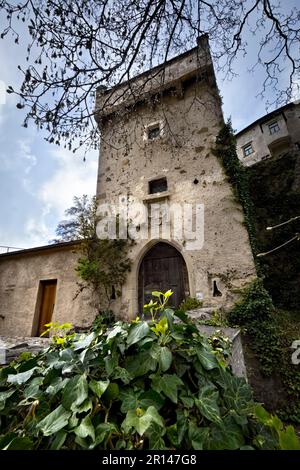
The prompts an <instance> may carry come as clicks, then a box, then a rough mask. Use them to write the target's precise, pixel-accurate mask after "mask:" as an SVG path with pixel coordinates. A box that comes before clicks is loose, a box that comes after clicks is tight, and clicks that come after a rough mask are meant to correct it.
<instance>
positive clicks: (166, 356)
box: [159, 346, 173, 372]
mask: <svg viewBox="0 0 300 470" xmlns="http://www.w3.org/2000/svg"><path fill="white" fill-rule="evenodd" d="M172 359H173V356H172V353H171V351H170V349H169V348H167V347H166V346H163V347H161V348H160V355H159V365H160V367H161V370H162V371H163V372H165V371H166V370H168V369H169V368H170V367H171V364H172Z"/></svg>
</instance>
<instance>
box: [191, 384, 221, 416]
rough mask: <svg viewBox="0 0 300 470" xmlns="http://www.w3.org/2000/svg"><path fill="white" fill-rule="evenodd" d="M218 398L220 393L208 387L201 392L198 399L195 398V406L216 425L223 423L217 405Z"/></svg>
mask: <svg viewBox="0 0 300 470" xmlns="http://www.w3.org/2000/svg"><path fill="white" fill-rule="evenodd" d="M218 396H219V393H218V391H217V390H216V389H215V388H214V387H211V386H210V385H207V386H205V387H203V388H202V389H201V390H200V392H199V395H198V398H195V404H196V406H197V408H198V410H199V411H200V413H201V414H202V415H203V416H205V418H207V419H208V420H209V421H213V422H214V423H221V421H222V420H221V416H220V409H219V406H218V403H217V401H218Z"/></svg>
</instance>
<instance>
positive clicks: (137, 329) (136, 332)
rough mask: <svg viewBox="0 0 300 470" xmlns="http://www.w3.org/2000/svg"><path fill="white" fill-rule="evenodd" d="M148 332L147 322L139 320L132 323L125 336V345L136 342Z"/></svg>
mask: <svg viewBox="0 0 300 470" xmlns="http://www.w3.org/2000/svg"><path fill="white" fill-rule="evenodd" d="M149 332H150V328H149V325H148V323H147V322H140V323H137V324H135V325H132V326H131V327H130V330H129V334H128V336H127V341H126V342H127V346H132V345H133V344H135V343H137V342H138V341H140V340H141V339H142V338H144V337H145V336H147V335H148V334H149Z"/></svg>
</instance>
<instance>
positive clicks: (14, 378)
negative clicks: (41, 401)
mask: <svg viewBox="0 0 300 470" xmlns="http://www.w3.org/2000/svg"><path fill="white" fill-rule="evenodd" d="M35 370H36V367H34V368H33V369H30V370H27V371H26V372H20V373H19V374H10V375H9V376H8V377H7V382H9V383H11V384H15V385H22V384H24V383H25V382H27V381H28V380H29V379H30V377H31V376H32V375H33V374H34V371H35Z"/></svg>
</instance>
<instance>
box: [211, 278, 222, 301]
mask: <svg viewBox="0 0 300 470" xmlns="http://www.w3.org/2000/svg"><path fill="white" fill-rule="evenodd" d="M221 296H222V292H221V291H220V290H219V289H218V285H217V281H214V282H213V297H221Z"/></svg>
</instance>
